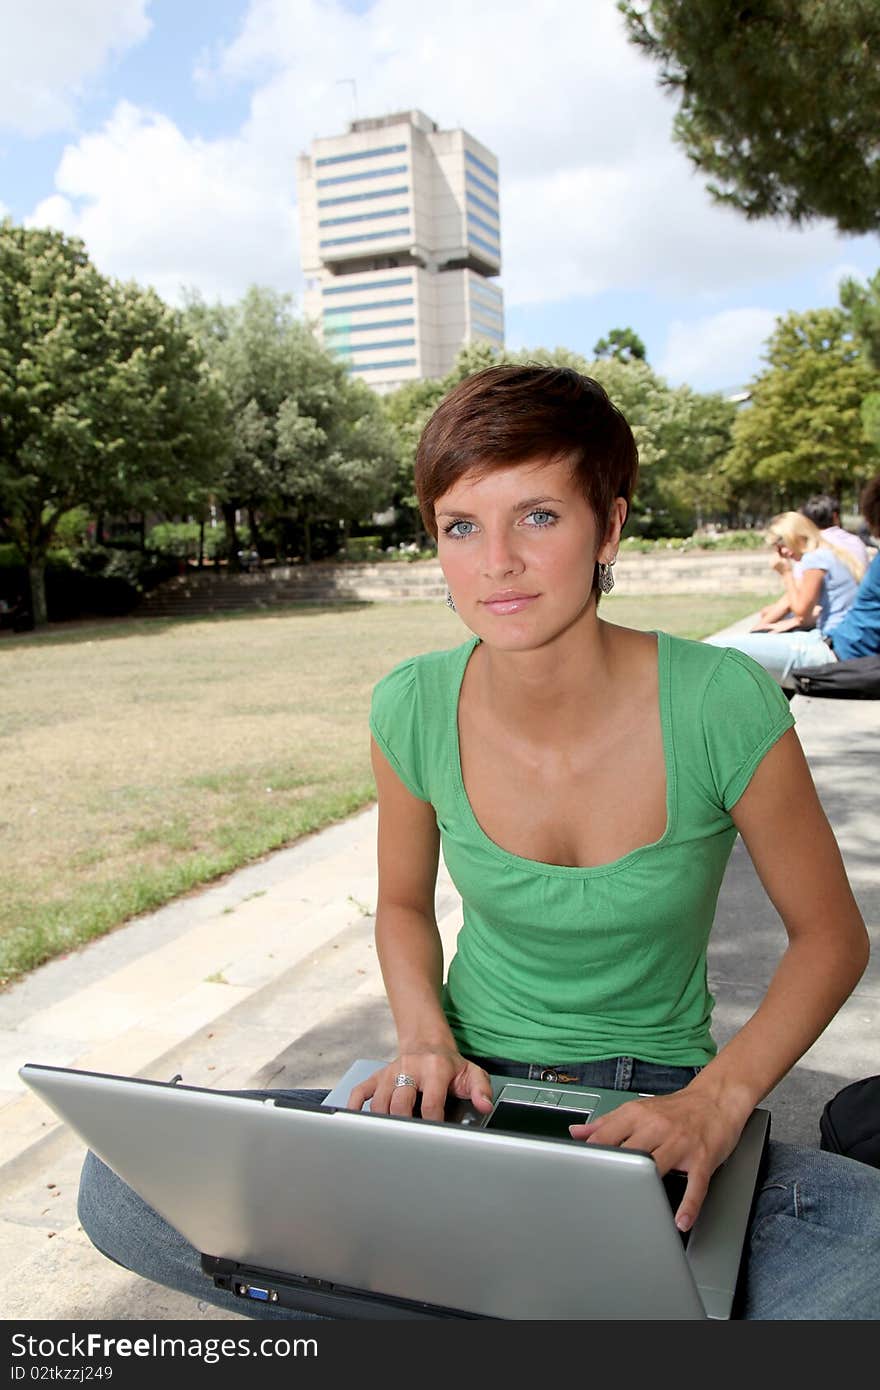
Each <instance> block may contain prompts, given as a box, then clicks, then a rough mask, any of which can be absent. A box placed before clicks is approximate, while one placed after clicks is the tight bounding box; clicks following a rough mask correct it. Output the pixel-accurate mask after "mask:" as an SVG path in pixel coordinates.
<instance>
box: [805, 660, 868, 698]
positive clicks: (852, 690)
mask: <svg viewBox="0 0 880 1390" xmlns="http://www.w3.org/2000/svg"><path fill="white" fill-rule="evenodd" d="M791 677H792V680H793V681H794V683H795V686H796V687H797V692H798V694H799V695H819V696H821V695H826V696H828V697H829V698H833V699H836V700H880V656H854V657H853V658H852V660H850V661H829V662H828V663H827V665H825V666H793V667H792V670H791Z"/></svg>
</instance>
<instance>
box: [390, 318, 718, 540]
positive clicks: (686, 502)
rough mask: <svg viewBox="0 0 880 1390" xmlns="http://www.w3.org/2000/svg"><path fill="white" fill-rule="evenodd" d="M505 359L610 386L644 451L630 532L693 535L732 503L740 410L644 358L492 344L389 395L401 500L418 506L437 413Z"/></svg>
mask: <svg viewBox="0 0 880 1390" xmlns="http://www.w3.org/2000/svg"><path fill="white" fill-rule="evenodd" d="M501 362H510V363H513V362H518V363H534V364H538V365H541V366H548V367H570V368H571V369H572V370H574V371H576V372H581V373H582V374H584V375H586V376H592V377H593V378H594V379H595V380H597V381H599V382H600V383H601V385H602V386H604V387H605V390H606V391H607V392H608V394H609V396H610V397H611V399H612V401H613V402H614V404H615V405H616V406H617V407H618V408H619V409H620V410H622V411H623V414H624V415H625V416H626V418H627V420H628V421H629V424H630V426H631V428H632V431H633V435H634V437H635V441H636V445H637V447H638V450H639V485H638V489H637V493H636V497H635V499H634V502H633V507H632V519H631V521H630V530H635V531H639V532H641V533H650V534H669V533H670V532H672V531H679V532H680V531H682V530H687V531H689V530H691V529H692V528H693V527H694V525H698V524H700V522H701V521H702V520H703V517H704V515H708V514H717V513H719V512H723V511H725V510H726V509H727V507H728V506H729V501H730V498H729V482H728V480H727V478H726V477H725V476H724V474H723V472H722V471H721V463H722V462H723V460H724V458H725V456H726V454H727V451H728V450H729V448H730V443H731V429H732V425H733V420H734V416H735V407H734V406H733V405H732V404H731V403H730V402H729V401H726V400H724V399H723V398H722V397H721V396H720V395H717V394H713V395H702V394H701V393H699V392H696V391H692V390H691V389H690V388H689V387H686V386H682V387H678V388H676V389H672V388H671V387H669V386H668V385H667V383H666V382H665V381H664V380H663V379H662V377H659V376H658V375H657V374H656V372H654V371H653V370H652V369H651V368H650V367H649V366H648V364H647V363H646V362H644V361H642V359H641V358H639V357H638V356H629V355H620V354H613V353H612V354H610V355H609V356H607V357H604V358H598V359H597V360H596V361H593V362H590V361H588V359H587V358H586V357H584V356H582V355H581V354H580V353H577V352H574V351H572V350H571V349H570V348H566V347H556V348H542V347H538V348H528V349H526V348H524V349H522V350H521V351H517V352H503V353H499V352H497V351H496V350H495V349H491V348H489V347H487V346H486V345H485V344H480V345H478V346H476V347H466V348H463V349H462V351H461V352H460V353H459V355H458V357H457V359H456V362H455V365H454V366H453V368H452V370H451V371H450V372H449V374H448V375H447V376H446V377H443V378H442V379H440V380H435V381H421V382H413V383H412V384H410V385H407V386H403V387H401V388H400V389H399V390H398V391H395V392H393V393H391V394H390V395H389V396H387V397H385V398H384V402H383V404H384V408H385V409H386V411H387V412H388V415H389V418H390V419H391V420H392V422H393V424H394V427H395V430H396V433H397V437H398V442H399V446H400V466H399V473H398V499H404V500H408V501H409V502H410V503H411V505H412V507H413V509H415V497H414V495H413V494H414V488H413V481H412V477H413V463H414V460H415V452H416V447H417V445H418V441H419V436H420V434H421V432H422V430H423V429H424V427H425V425H426V424H427V421H428V418H429V416H430V415H431V413H432V412H433V410H434V409H435V408H436V407H437V406H438V405H439V403H440V401H441V400H442V399H443V397H444V396H445V395H446V393H447V392H448V391H450V390H451V389H452V388H453V386H456V385H457V384H458V382H459V381H462V380H463V379H464V378H465V377H466V376H470V375H471V374H472V373H473V372H475V371H479V370H481V369H482V368H483V367H486V366H491V365H492V364H494V363H501Z"/></svg>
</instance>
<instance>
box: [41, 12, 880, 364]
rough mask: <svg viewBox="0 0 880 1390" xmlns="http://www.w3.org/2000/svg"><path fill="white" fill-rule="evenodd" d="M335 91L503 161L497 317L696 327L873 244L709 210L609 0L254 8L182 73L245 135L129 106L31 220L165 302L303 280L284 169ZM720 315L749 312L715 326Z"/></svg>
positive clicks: (337, 111) (76, 148)
mask: <svg viewBox="0 0 880 1390" xmlns="http://www.w3.org/2000/svg"><path fill="white" fill-rule="evenodd" d="M96 3H97V0H96ZM128 8H129V12H130V13H133V8H132V3H130V4H129V7H128ZM348 79H351V80H352V81H353V82H354V83H355V84H356V100H357V109H358V110H359V112H360V114H361V115H379V114H382V113H387V112H392V111H400V110H407V109H409V108H410V107H413V106H415V107H420V108H421V109H422V110H424V111H426V112H427V114H428V115H430V116H432V117H433V118H434V119H435V120H436V121H437V122H438V123H439V124H440V125H441V126H447V127H448V126H455V125H464V126H465V127H466V128H467V129H468V130H470V131H471V132H472V133H473V134H474V135H475V136H477V138H478V139H480V140H482V141H484V143H485V144H486V145H488V146H489V148H490V149H492V150H493V151H494V152H495V153H496V154H497V155H498V157H499V161H500V168H501V188H502V200H501V206H502V250H503V255H504V268H503V275H502V283H503V286H504V290H505V294H506V296H507V300H508V303H509V304H510V305H512V306H513V305H517V304H519V305H526V304H537V303H545V304H546V303H549V302H553V301H563V300H566V299H569V298H571V297H573V296H582V297H583V296H592V295H597V294H600V293H607V292H609V291H610V292H613V291H620V292H629V293H632V292H636V293H638V292H639V291H640V290H644V291H645V293H646V295H648V294H650V295H652V296H653V297H655V298H656V297H657V296H660V297H661V298H666V299H668V300H669V301H672V302H674V301H680V300H681V298H682V297H685V298H686V299H688V300H689V301H690V302H691V303H692V305H693V308H694V311H695V312H701V313H703V314H706V313H708V312H709V311H710V310H712V309H714V310H716V311H719V310H721V309H722V308H724V307H726V306H727V305H728V304H729V302H730V301H729V296H730V294H731V292H732V291H739V299H740V302H742V297H743V293H744V292H745V293H748V290H749V288H750V287H753V286H755V285H759V284H764V285H767V286H768V287H769V286H770V285H771V284H773V283H774V282H777V281H780V280H781V279H785V278H788V277H791V276H793V275H797V274H798V273H806V274H808V275H811V276H812V277H813V278H814V280H815V281H816V282H818V280H819V278H820V277H821V276H822V275H823V274H827V266H828V265H829V264H830V263H840V262H841V261H842V260H843V259H844V258H845V257H846V256H848V255H849V256H852V255H857V254H858V251H859V249H860V248H861V247H863V245H864V243H866V242H868V240H869V239H868V238H863V239H862V242H861V243H860V242H858V241H856V240H855V239H849V240H848V241H847V239H844V238H841V237H839V236H838V235H837V234H836V232H835V231H834V229H833V228H832V227H831V226H830V224H827V223H825V224H818V225H816V226H814V227H812V228H810V229H807V230H804V231H797V230H794V229H791V228H788V227H786V226H784V225H780V224H776V223H772V222H755V223H748V222H746V221H745V219H743V218H742V217H740V216H738V215H737V214H736V213H734V212H732V211H730V210H726V209H722V208H718V207H716V206H714V205H712V204H711V202H710V200H709V197H708V194H707V193H706V192H705V190H704V188H703V183H702V180H701V179H700V178H698V177H696V176H694V174H693V173H692V171H691V168H690V165H689V164H688V162H687V160H686V159H685V157H684V155H683V154H682V153H681V152H680V150H678V149H677V148H676V147H675V146H673V145H672V143H671V139H670V131H671V125H672V118H673V115H674V110H675V106H674V104H673V102H671V101H669V100H668V99H667V98H666V97H665V96H664V95H663V93H662V92H661V91H660V90H659V88H658V86H657V82H656V69H655V67H654V66H653V65H652V64H651V63H650V62H648V61H647V60H646V59H645V58H644V57H643V56H642V55H641V53H640V52H638V51H637V50H636V49H634V47H633V46H632V45H630V44H628V43H627V41H626V39H625V37H624V33H623V26H622V21H621V18H620V16H619V14H618V13H617V10H616V6H615V4H614V0H591V3H590V4H580V5H572V4H571V0H542V4H541V5H537V4H533V3H530V0H514V3H511V0H481V3H480V4H479V5H474V4H473V0H445V2H444V5H443V7H442V10H441V11H438V10H437V9H436V8H435V7H433V6H427V5H413V4H412V0H376V3H375V4H374V5H373V6H372V7H371V8H370V9H369V10H367V11H364V12H358V13H356V12H354V11H352V10H350V9H346V8H344V7H343V5H342V3H341V0H251V4H250V7H249V9H248V10H247V13H246V15H245V19H244V22H243V24H242V28H241V31H240V33H239V35H238V37H237V38H236V39H235V40H234V41H233V42H232V43H230V44H228V45H227V46H226V47H225V48H217V49H215V50H214V53H213V56H212V57H210V58H203V59H201V60H200V65H199V68H198V71H197V73H196V77H195V80H196V81H197V82H199V83H200V84H202V86H203V87H204V88H205V89H210V90H211V91H213V92H215V93H216V92H217V91H219V90H222V88H223V85H224V84H244V85H245V87H246V88H248V89H250V92H251V105H250V112H249V116H248V119H247V121H246V122H245V124H244V126H243V127H242V129H241V131H240V132H239V133H238V136H237V137H236V138H233V139H225V140H205V139H196V138H186V137H185V136H184V135H183V134H182V132H181V131H180V130H179V129H178V128H177V127H176V126H175V125H174V124H173V123H172V122H171V121H170V120H168V119H167V118H166V117H164V116H162V115H160V114H155V113H151V112H146V111H144V110H142V109H138V108H134V107H132V106H129V105H122V106H120V107H119V108H117V110H116V112H115V113H114V115H113V117H112V119H111V120H110V121H109V122H108V123H107V125H106V126H105V128H104V129H103V130H100V131H97V132H92V133H90V134H88V135H85V136H83V137H82V138H81V139H80V140H79V141H78V143H76V144H74V145H71V146H70V147H68V149H67V150H66V151H65V154H64V157H63V159H62V161H61V164H60V167H59V170H58V174H57V178H56V191H55V194H54V196H53V197H51V198H49V199H47V200H45V201H44V202H43V203H41V204H40V206H39V207H38V208H37V209H36V210H35V212H34V214H33V220H36V221H40V220H45V219H51V220H53V221H54V222H56V223H58V224H59V225H62V226H65V227H67V228H68V229H69V230H76V231H78V232H79V233H80V235H82V236H83V237H84V238H85V240H86V242H87V244H88V246H89V249H90V251H91V252H92V254H93V255H94V256H95V259H96V260H97V262H98V264H99V265H100V266H101V268H102V269H105V270H108V271H111V272H113V273H115V274H118V275H125V276H134V277H135V278H137V279H139V280H144V281H149V282H150V283H153V284H155V285H156V286H157V288H159V289H160V291H161V292H162V293H166V294H169V295H170V296H172V297H173V296H175V295H176V294H177V292H178V289H179V286H180V285H181V284H190V283H193V284H198V285H199V286H200V287H201V288H202V289H203V291H204V292H205V293H206V294H207V295H209V296H212V297H213V296H214V295H220V296H221V297H223V298H232V297H235V296H236V295H238V294H240V293H241V291H242V289H243V288H244V287H245V286H246V285H247V284H249V283H252V282H253V281H255V280H256V281H259V282H260V283H264V284H274V285H276V286H278V287H280V288H297V287H298V286H299V284H300V272H299V265H298V255H297V245H296V229H295V224H296V213H295V198H296V179H295V171H296V157H297V155H298V154H299V153H301V152H302V151H303V150H305V149H307V148H308V145H309V143H310V141H311V140H312V139H313V138H314V137H315V136H317V135H327V134H332V133H334V132H340V131H342V130H344V128H345V126H346V124H347V122H348V121H349V120H350V119H351V116H352V114H353V101H352V98H353V92H352V88H351V86H349V85H348ZM850 248H852V249H850ZM755 298H756V299H760V298H761V296H760V295H756V296H755ZM752 302H755V301H754V300H753V301H752ZM679 312H680V310H679ZM742 312H743V313H745V312H746V311H742ZM720 318H721V316H720V315H719V320H720ZM700 321H701V322H705V323H709V322H711V321H712V320H710V319H703V320H700ZM734 322H740V324H741V327H742V325H744V323H745V320H744V319H742V318H740V319H739V320H736V319H735V318H734V319H732V320H730V321H729V331H730V332H732V331H733V328H732V325H733V323H734ZM742 331H743V332H744V331H745V329H744V328H743V329H742ZM673 360H675V358H674V357H673Z"/></svg>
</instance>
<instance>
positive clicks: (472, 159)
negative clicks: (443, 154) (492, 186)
mask: <svg viewBox="0 0 880 1390" xmlns="http://www.w3.org/2000/svg"><path fill="white" fill-rule="evenodd" d="M464 157H465V159H466V160H467V162H468V164H473V166H474V168H475V169H479V170H481V171H482V173H484V174H488V175H489V178H490V179H491V180H492V182H493V183H497V182H498V175H497V174H496V173H495V170H494V169H491V168H490V167H489V165H488V164H484V163H483V161H482V159H477V156H476V155H475V154H471V152H470V150H465V152H464Z"/></svg>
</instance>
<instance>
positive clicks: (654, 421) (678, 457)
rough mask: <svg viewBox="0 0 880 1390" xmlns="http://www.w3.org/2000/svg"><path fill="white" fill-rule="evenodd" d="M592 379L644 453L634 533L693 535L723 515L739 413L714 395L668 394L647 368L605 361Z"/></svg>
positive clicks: (594, 367) (592, 370)
mask: <svg viewBox="0 0 880 1390" xmlns="http://www.w3.org/2000/svg"><path fill="white" fill-rule="evenodd" d="M588 375H590V376H592V377H594V378H595V379H596V380H597V381H598V382H600V383H601V385H602V386H604V387H605V390H606V391H607V392H608V394H609V396H610V397H611V399H612V401H613V402H614V404H615V405H616V406H617V407H618V409H620V410H622V411H623V413H624V415H625V416H626V418H627V420H628V421H629V424H630V427H631V429H632V432H633V435H634V437H635V441H636V445H637V447H638V451H639V482H638V487H637V488H636V494H635V497H634V499H633V504H632V515H631V521H630V524H629V526H628V530H629V531H635V532H641V533H643V534H651V535H669V534H681V533H683V532H684V533H689V532H690V531H692V530H693V528H694V527H695V526H698V525H701V524H702V522H703V521H704V520H705V519H706V517H707V516H710V515H718V514H719V513H721V512H723V511H724V510H725V509H726V506H727V501H728V496H729V482H728V480H727V478H726V476H725V475H724V473H723V470H722V465H723V462H724V460H725V459H726V456H727V453H728V451H729V449H730V445H731V429H732V425H733V419H734V413H735V408H734V407H733V406H732V405H731V404H730V402H728V401H725V400H724V399H723V398H722V397H721V396H719V395H717V394H712V395H703V394H701V393H699V392H696V391H692V390H691V388H690V387H688V386H680V387H678V388H676V389H674V390H673V389H672V388H670V386H669V385H668V384H667V382H666V381H664V379H663V378H662V377H660V376H658V375H657V373H656V372H654V371H653V370H652V369H651V368H650V367H649V366H648V364H647V363H646V362H641V361H638V360H634V361H629V362H627V361H623V360H621V359H620V358H615V357H610V358H600V359H599V360H597V361H596V362H593V363H591V364H590V366H589V368H588Z"/></svg>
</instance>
